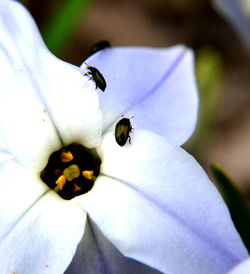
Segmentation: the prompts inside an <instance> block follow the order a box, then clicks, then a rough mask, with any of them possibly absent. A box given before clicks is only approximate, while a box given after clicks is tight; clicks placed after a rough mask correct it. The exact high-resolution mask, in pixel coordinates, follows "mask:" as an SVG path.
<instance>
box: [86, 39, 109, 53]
mask: <svg viewBox="0 0 250 274" xmlns="http://www.w3.org/2000/svg"><path fill="white" fill-rule="evenodd" d="M106 48H110V43H109V42H108V41H105V40H103V41H100V42H98V43H96V44H94V45H93V46H92V47H91V49H90V55H92V54H94V53H96V52H98V51H100V50H103V49H106Z"/></svg>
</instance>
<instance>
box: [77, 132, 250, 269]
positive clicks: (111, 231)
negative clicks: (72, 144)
mask: <svg viewBox="0 0 250 274" xmlns="http://www.w3.org/2000/svg"><path fill="white" fill-rule="evenodd" d="M131 137H132V138H131V139H132V140H131V142H132V144H131V145H130V144H129V143H127V144H126V145H125V146H124V147H120V146H119V145H117V144H116V142H115V141H114V135H113V134H107V135H106V136H105V137H104V140H103V143H102V146H101V149H100V154H101V158H102V161H103V162H102V166H101V172H102V174H105V175H102V176H99V177H98V179H97V180H96V182H95V186H94V188H93V189H92V190H91V191H90V192H89V193H87V194H85V195H82V196H81V197H79V198H77V199H75V200H76V201H77V200H78V202H79V203H81V205H82V206H83V207H84V208H85V209H86V210H87V212H88V213H89V215H90V217H91V218H92V219H93V220H94V222H95V223H96V224H97V225H98V227H99V228H100V230H101V231H102V232H103V233H104V235H105V236H106V237H107V238H108V239H109V240H110V241H111V242H112V243H113V244H114V245H115V246H116V247H117V248H118V249H119V250H120V251H121V252H122V253H123V254H124V255H126V256H128V257H132V258H134V259H136V260H139V261H141V262H143V263H146V264H148V265H149V266H151V267H154V268H156V269H158V270H160V271H163V272H164V273H192V274H193V273H224V272H225V271H227V270H228V269H230V268H231V267H232V266H233V265H235V264H236V263H238V262H239V261H240V260H242V259H243V258H245V257H246V256H247V251H246V249H245V247H244V245H243V243H242V241H241V239H240V237H239V235H238V233H237V232H236V230H235V228H234V225H233V223H232V221H231V218H230V216H229V212H228V210H227V208H226V206H225V204H224V202H223V200H222V198H221V196H220V195H219V193H218V192H217V190H216V188H215V187H214V185H213V184H212V183H211V182H210V181H209V179H208V178H207V176H206V174H205V173H204V172H203V170H202V169H201V167H200V166H199V165H198V164H197V163H196V161H195V160H194V159H193V158H192V157H191V156H190V155H188V154H187V153H186V152H185V151H183V150H182V149H180V148H176V147H173V146H172V145H170V144H168V143H167V142H166V141H165V140H164V139H163V138H161V137H159V136H157V135H154V134H152V133H149V132H146V131H145V132H144V131H135V132H134V133H132V134H131Z"/></svg>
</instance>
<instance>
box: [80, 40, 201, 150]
mask: <svg viewBox="0 0 250 274" xmlns="http://www.w3.org/2000/svg"><path fill="white" fill-rule="evenodd" d="M86 63H87V64H89V65H93V66H95V67H97V68H98V69H99V70H100V72H101V73H102V74H103V76H104V78H105V79H106V82H107V88H106V90H105V92H104V93H102V94H100V104H101V109H102V110H103V113H104V131H106V130H108V128H109V127H111V126H112V125H113V127H114V123H115V122H116V121H117V120H119V119H121V115H124V116H126V117H132V116H134V117H135V119H134V120H133V127H134V128H135V129H147V130H150V131H153V132H155V133H158V134H160V135H162V136H165V137H166V138H167V139H168V140H169V141H170V142H172V143H174V144H178V145H181V144H183V143H184V142H185V141H186V140H187V139H188V138H189V137H190V135H191V134H192V132H193V130H194V127H195V124H196V119H197V108H198V99H197V90H196V82H195V77H194V68H193V54H192V51H191V50H189V49H188V48H186V47H184V46H181V45H179V46H174V47H170V48H157V49H156V48H155V49H153V48H143V47H124V48H122V47H121V48H119V47H117V48H116V47H115V48H110V49H105V50H103V51H100V52H98V53H96V54H94V55H92V56H91V57H90V58H89V59H87V60H86ZM84 67H85V64H83V65H82V68H84Z"/></svg>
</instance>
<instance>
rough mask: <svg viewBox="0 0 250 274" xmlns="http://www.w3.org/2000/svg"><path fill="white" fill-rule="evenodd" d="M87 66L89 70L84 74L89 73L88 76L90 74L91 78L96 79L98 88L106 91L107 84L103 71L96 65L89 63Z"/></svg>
mask: <svg viewBox="0 0 250 274" xmlns="http://www.w3.org/2000/svg"><path fill="white" fill-rule="evenodd" d="M86 66H87V69H88V70H89V71H88V72H86V73H85V74H84V75H87V76H89V75H90V78H89V80H94V81H95V86H96V88H99V89H101V90H102V91H104V90H105V88H106V87H107V84H106V81H105V79H104V77H103V75H102V74H101V72H100V71H99V70H98V69H97V68H95V67H91V66H89V65H87V64H86Z"/></svg>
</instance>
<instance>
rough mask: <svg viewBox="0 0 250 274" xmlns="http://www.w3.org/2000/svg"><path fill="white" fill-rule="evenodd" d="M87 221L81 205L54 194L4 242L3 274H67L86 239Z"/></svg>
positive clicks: (1, 247) (0, 266) (1, 251)
mask: <svg viewBox="0 0 250 274" xmlns="http://www.w3.org/2000/svg"><path fill="white" fill-rule="evenodd" d="M85 221H86V213H85V212H84V211H83V210H82V209H81V208H80V207H79V206H77V205H75V204H73V203H72V202H69V201H63V200H62V199H58V198H57V196H56V194H55V193H53V192H52V191H50V192H49V193H47V194H46V195H45V196H43V197H42V198H41V199H40V200H39V201H38V202H37V203H36V204H35V205H34V206H33V207H32V208H31V209H30V210H29V211H28V212H27V213H26V214H25V215H24V216H23V217H22V219H21V220H20V221H19V222H18V223H17V224H16V225H15V226H14V227H13V228H12V230H11V231H10V232H9V233H8V235H7V237H4V238H3V239H2V240H1V243H0V257H1V261H0V269H1V273H13V272H14V273H36V274H40V273H50V274H55V273H63V272H64V271H65V269H66V268H67V267H68V265H69V264H70V262H71V260H72V258H73V256H74V254H75V251H76V248H77V245H78V243H79V241H80V240H81V238H82V236H83V232H84V226H85ZM11 271H12V272H11Z"/></svg>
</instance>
